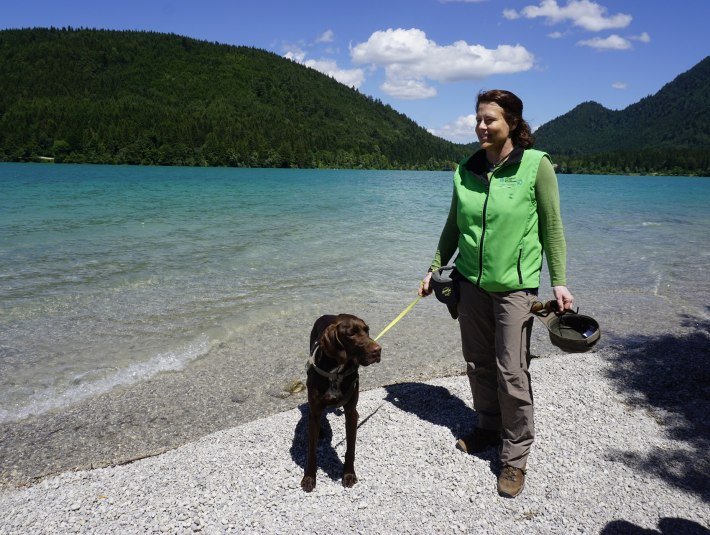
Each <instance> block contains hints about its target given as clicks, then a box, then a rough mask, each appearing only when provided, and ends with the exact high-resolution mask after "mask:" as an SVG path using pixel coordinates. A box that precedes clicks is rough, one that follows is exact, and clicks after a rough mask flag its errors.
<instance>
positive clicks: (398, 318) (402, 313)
mask: <svg viewBox="0 0 710 535" xmlns="http://www.w3.org/2000/svg"><path fill="white" fill-rule="evenodd" d="M421 298H422V297H421V296H420V295H418V296H417V298H416V299H415V300H414V301H412V302H411V303H410V304H409V306H408V307H407V308H405V309H404V310H403V311H402V312H400V314H399V316H397V317H396V318H395V319H393V320H392V321H391V322H390V324H389V325H388V326H387V327H385V328H384V329H383V330H382V332H381V333H380V334H378V335H377V336H376V337H375V342H377V340H379V339H380V337H381V336H382V335H383V334H385V333H386V332H387V331H389V330H390V329H391V328H392V327H394V326H395V325H396V323H397V322H398V321H399V320H401V319H402V318H403V317H404V316H406V315H407V314H408V313H409V311H410V310H412V309H413V308H414V305H416V304H417V303H418V302H419V300H420V299H421Z"/></svg>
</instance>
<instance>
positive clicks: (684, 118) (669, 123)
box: [535, 56, 710, 176]
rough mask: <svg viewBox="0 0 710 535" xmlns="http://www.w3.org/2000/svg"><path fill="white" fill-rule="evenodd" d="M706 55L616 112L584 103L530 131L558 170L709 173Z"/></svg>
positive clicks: (709, 85)
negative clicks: (664, 83)
mask: <svg viewBox="0 0 710 535" xmlns="http://www.w3.org/2000/svg"><path fill="white" fill-rule="evenodd" d="M708 125H710V56H708V57H706V58H705V59H704V60H702V61H701V62H700V63H698V64H697V65H696V66H695V67H693V68H692V69H690V70H689V71H687V72H685V73H683V74H681V75H679V76H678V77H676V78H675V79H674V80H673V81H672V82H670V83H668V84H666V85H665V86H663V88H661V90H660V91H658V93H656V94H655V95H652V96H648V97H646V98H644V99H641V100H640V101H639V102H637V103H635V104H632V105H631V106H628V107H627V108H625V109H623V110H619V111H613V110H609V109H606V108H604V107H603V106H602V105H601V104H598V103H596V102H585V103H583V104H580V105H579V106H577V107H576V108H574V109H573V110H572V111H570V112H568V113H566V114H565V115H562V116H561V117H558V118H557V119H554V120H552V121H550V122H548V123H546V124H544V125H542V126H541V127H540V128H538V129H537V131H536V132H535V138H536V146H539V147H540V148H544V150H546V151H548V152H549V153H550V154H551V155H553V158H554V160H555V162H557V163H558V165H559V168H560V170H561V171H562V172H640V173H646V172H663V173H670V174H697V175H702V176H710V128H709V127H708Z"/></svg>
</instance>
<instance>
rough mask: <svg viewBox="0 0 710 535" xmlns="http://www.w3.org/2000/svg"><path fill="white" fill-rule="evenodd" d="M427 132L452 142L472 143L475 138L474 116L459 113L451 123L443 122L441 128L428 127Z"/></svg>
mask: <svg viewBox="0 0 710 535" xmlns="http://www.w3.org/2000/svg"><path fill="white" fill-rule="evenodd" d="M429 132H431V133H432V134H434V135H435V136H439V137H442V138H444V139H448V140H449V141H453V142H454V143H472V142H474V141H476V139H477V138H476V116H475V115H474V114H470V115H461V116H460V117H458V118H457V119H456V120H455V121H454V122H453V123H448V124H445V125H444V126H442V127H441V128H429Z"/></svg>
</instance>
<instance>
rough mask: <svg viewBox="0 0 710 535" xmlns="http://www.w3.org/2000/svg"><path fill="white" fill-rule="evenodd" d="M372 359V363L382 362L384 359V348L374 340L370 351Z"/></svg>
mask: <svg viewBox="0 0 710 535" xmlns="http://www.w3.org/2000/svg"><path fill="white" fill-rule="evenodd" d="M368 353H369V356H370V358H371V359H372V362H380V360H381V358H382V346H381V345H380V344H378V343H377V342H375V341H374V340H372V345H371V346H370V350H369V351H368Z"/></svg>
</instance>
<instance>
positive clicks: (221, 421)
mask: <svg viewBox="0 0 710 535" xmlns="http://www.w3.org/2000/svg"><path fill="white" fill-rule="evenodd" d="M432 306H433V307H434V308H433V309H432V308H431V307H432ZM442 308H443V307H438V306H437V304H434V303H433V302H432V303H431V306H426V307H419V308H418V309H414V310H413V311H412V312H411V313H410V315H408V317H407V321H406V322H405V321H403V322H400V323H399V324H398V325H397V327H396V331H397V332H396V333H392V334H390V333H388V335H387V336H384V337H383V339H382V340H381V343H382V345H383V360H382V362H381V363H379V364H377V365H375V366H371V367H368V368H367V369H366V370H364V371H363V373H362V374H361V390H363V391H369V390H373V389H375V388H382V387H386V386H388V385H393V384H401V383H407V382H425V381H430V380H435V379H438V378H442V377H456V376H459V375H462V374H463V373H464V369H465V368H464V362H463V358H462V357H461V348H460V337H459V334H458V326H457V324H456V322H454V321H453V320H451V319H450V317H448V314H446V313H445V311H443V310H442ZM432 312H434V314H432ZM373 315H374V314H373ZM598 317H600V318H601V317H603V316H598ZM610 317H611V316H610ZM536 323H537V322H536ZM372 324H373V325H385V324H386V322H385V321H384V320H381V319H380V318H376V319H375V320H374V321H373V323H372ZM708 325H710V322H708V321H707V320H701V319H697V318H696V319H695V320H694V321H692V322H688V321H685V323H684V322H682V321H681V322H679V323H678V324H676V325H666V327H667V328H669V329H670V330H669V331H668V332H664V333H663V332H661V333H659V332H658V331H654V327H655V325H653V324H652V325H651V326H650V327H649V328H648V329H647V330H646V331H643V330H641V329H639V331H638V332H637V333H635V334H634V336H627V337H622V336H620V335H618V334H615V333H613V332H609V330H607V329H606V326H605V325H602V330H603V334H602V340H601V341H600V343H599V345H598V347H597V348H595V350H594V352H592V353H589V354H584V355H594V354H596V353H600V354H607V353H608V352H611V353H610V356H608V357H607V358H608V359H610V360H611V361H613V362H614V363H615V367H616V368H617V369H618V373H622V374H623V373H626V372H625V371H624V370H625V368H626V367H627V363H625V361H624V359H623V358H620V357H619V355H622V356H623V355H630V356H631V358H633V359H637V358H638V359H639V360H640V362H641V363H643V364H648V362H650V361H655V362H656V365H657V366H658V367H659V368H660V369H667V367H668V361H673V362H674V363H676V362H682V361H683V359H684V358H686V357H685V356H684V352H692V351H696V352H699V356H698V358H700V357H701V356H702V355H703V354H704V355H706V357H707V358H706V359H705V361H703V360H702V359H701V361H700V363H699V364H697V365H695V367H694V369H700V370H702V369H707V368H708V366H710V355H709V354H708V344H707V343H706V344H705V345H703V341H702V339H703V337H704V338H705V339H707V338H708V332H709V331H710V329H709V328H708ZM291 329H292V331H293V334H290V333H289V336H284V337H278V339H277V338H276V337H272V338H270V339H267V340H263V339H240V340H239V344H238V345H239V347H238V348H237V347H235V346H229V345H227V346H225V347H223V348H221V350H220V351H219V352H218V353H217V354H215V355H213V356H212V357H211V358H209V359H201V360H198V361H195V362H193V363H192V364H191V365H190V366H188V367H187V368H186V369H184V370H181V371H179V372H167V373H160V374H158V375H156V376H153V377H151V378H149V379H147V380H144V381H141V382H137V383H133V384H130V385H124V386H121V387H118V388H115V389H113V390H111V391H109V392H106V393H104V394H101V395H99V396H97V397H95V398H90V399H86V400H83V401H81V402H79V403H75V404H72V405H70V406H67V407H63V408H61V409H58V410H54V411H50V412H48V413H44V414H41V415H37V416H32V417H29V418H25V419H23V420H20V421H17V422H7V423H3V424H0V489H12V488H16V487H22V486H32V485H35V484H37V483H38V482H41V481H42V480H44V479H46V478H48V477H52V476H54V475H57V474H61V473H63V472H66V471H70V470H80V469H92V468H99V467H107V466H119V465H122V464H126V463H131V462H133V461H135V460H136V459H141V458H145V457H151V456H155V455H159V454H161V453H164V452H166V451H172V450H174V449H175V448H179V447H181V446H183V445H185V444H187V443H190V442H194V441H196V440H200V439H201V438H202V437H204V436H207V435H209V434H211V433H214V432H218V431H221V430H225V429H230V428H233V427H235V426H240V425H244V424H248V423H250V422H253V421H255V420H258V419H260V418H264V417H270V416H274V415H276V414H279V413H281V412H284V411H288V410H292V409H295V408H298V407H299V406H301V407H303V406H305V403H306V392H305V391H302V392H299V393H295V394H290V393H289V392H288V391H287V390H288V385H289V384H290V383H292V382H293V381H294V380H301V381H303V382H305V373H304V368H303V365H304V363H305V359H306V358H307V355H306V352H305V350H304V351H303V352H302V353H303V355H299V356H298V357H293V356H289V355H292V354H293V351H294V349H293V347H290V346H289V345H288V344H289V340H292V339H294V338H295V336H296V333H303V332H307V330H306V328H305V327H304V326H303V325H299V324H295V325H293V326H292V328H291ZM431 332H435V333H437V334H436V335H435V336H430V335H429V334H428V333H431ZM651 333H654V334H651ZM698 337H700V338H699V339H698ZM667 339H668V340H673V341H675V342H673V343H672V344H670V346H669V347H666V346H667V345H668V344H666V343H665V340H667ZM659 343H660V344H661V345H663V347H664V350H663V351H660V350H659V349H658V348H657V346H658V344H659ZM647 347H649V348H650V350H651V351H652V353H653V355H656V356H655V357H654V358H649V357H648V356H645V352H646V348H647ZM532 350H533V354H534V355H537V356H540V357H542V358H540V359H536V360H534V361H533V363H532V365H531V373H532V384H533V389H534V391H536V390H537V386H538V379H537V378H536V367H537V363H538V362H542V361H543V360H546V359H547V358H559V357H569V358H571V359H572V360H573V361H576V360H577V359H580V358H582V359H583V358H585V356H584V355H583V356H578V355H564V354H563V353H561V352H560V351H559V350H558V349H557V348H555V347H554V346H552V345H551V344H550V342H549V340H548V339H547V334H546V332H544V331H543V329H542V328H541V327H540V326H538V327H536V328H534V329H533V338H532ZM259 351H268V352H269V353H272V354H274V355H278V354H283V355H285V357H284V359H283V362H278V365H277V366H276V368H277V369H263V367H262V366H261V363H259V362H252V361H254V360H255V359H254V357H253V356H254V355H258V354H259ZM615 355H616V356H615ZM249 358H250V359H251V360H250V361H248V362H247V359H249ZM673 365H674V366H676V364H673ZM691 369H692V368H691ZM679 373H681V374H684V373H687V370H686V369H683V370H680V372H679ZM665 381H666V382H667V381H668V380H667V379H665ZM683 388H685V387H683ZM536 395H537V393H536ZM701 398H702V396H701ZM464 401H465V402H466V403H468V404H469V406H470V404H471V400H470V394H469V396H468V398H467V399H464Z"/></svg>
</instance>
